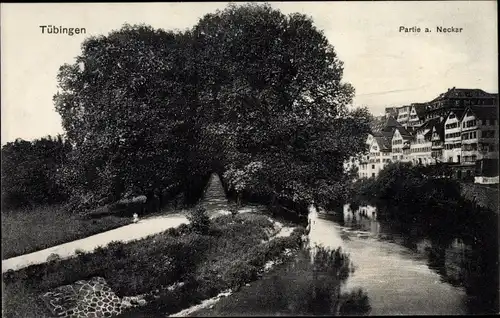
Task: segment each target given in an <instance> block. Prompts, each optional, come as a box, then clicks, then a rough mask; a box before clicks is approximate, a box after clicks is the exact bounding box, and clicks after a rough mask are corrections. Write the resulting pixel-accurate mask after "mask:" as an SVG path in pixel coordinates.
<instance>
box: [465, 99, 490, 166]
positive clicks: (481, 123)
mask: <svg viewBox="0 0 500 318" xmlns="http://www.w3.org/2000/svg"><path fill="white" fill-rule="evenodd" d="M497 113H498V109H497V107H495V106H469V107H467V109H466V110H465V112H464V115H463V118H462V121H461V122H462V125H461V137H462V140H461V141H462V148H461V149H462V156H461V161H460V163H462V164H471V165H475V163H476V161H477V160H481V159H497V158H498V126H497Z"/></svg>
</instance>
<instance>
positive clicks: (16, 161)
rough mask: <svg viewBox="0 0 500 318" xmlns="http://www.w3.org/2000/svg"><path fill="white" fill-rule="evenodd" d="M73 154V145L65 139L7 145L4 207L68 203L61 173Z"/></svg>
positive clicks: (18, 142) (4, 161)
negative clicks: (60, 179)
mask: <svg viewBox="0 0 500 318" xmlns="http://www.w3.org/2000/svg"><path fill="white" fill-rule="evenodd" d="M70 152H71V145H70V144H69V143H68V142H66V141H64V140H63V138H62V136H57V137H55V138H52V137H51V136H48V137H45V138H41V139H36V140H34V141H26V140H22V139H17V140H15V141H14V142H9V143H7V144H5V145H4V146H3V147H2V150H1V153H2V207H6V208H9V207H20V206H27V205H28V206H29V205H36V204H54V203H60V202H63V201H65V200H66V199H67V192H66V191H65V189H64V188H63V187H62V185H61V183H60V182H59V178H60V177H61V174H60V170H59V169H60V168H61V167H62V166H63V165H64V163H65V161H66V156H67V154H69V153H70Z"/></svg>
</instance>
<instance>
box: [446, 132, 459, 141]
mask: <svg viewBox="0 0 500 318" xmlns="http://www.w3.org/2000/svg"><path fill="white" fill-rule="evenodd" d="M458 137H460V132H455V133H451V134H446V135H445V136H444V138H445V139H449V138H458Z"/></svg>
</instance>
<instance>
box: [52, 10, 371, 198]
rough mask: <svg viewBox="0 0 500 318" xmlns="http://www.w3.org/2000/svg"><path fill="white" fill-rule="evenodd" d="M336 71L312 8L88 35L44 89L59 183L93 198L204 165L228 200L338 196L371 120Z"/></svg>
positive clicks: (201, 174) (179, 186)
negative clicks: (63, 156)
mask: <svg viewBox="0 0 500 318" xmlns="http://www.w3.org/2000/svg"><path fill="white" fill-rule="evenodd" d="M342 75H343V63H342V62H341V61H340V60H339V59H338V57H337V54H336V52H335V50H334V48H333V46H332V45H331V44H330V43H328V40H327V39H326V37H325V36H324V34H323V33H322V32H321V31H319V30H318V29H316V27H315V26H314V25H313V21H312V20H311V19H310V18H309V17H307V16H304V15H302V14H291V15H284V14H282V13H281V12H280V11H278V10H275V9H272V8H271V7H270V6H269V5H253V4H252V5H242V6H235V5H230V6H228V7H227V8H226V9H225V10H223V11H217V12H215V13H212V14H207V15H205V16H204V17H203V18H201V19H200V20H199V22H198V23H197V24H196V25H195V26H194V27H193V28H191V29H189V30H186V31H183V32H173V31H164V30H161V29H154V28H152V27H150V26H146V25H135V26H130V25H124V26H123V27H122V28H121V29H120V30H117V31H113V32H111V33H110V34H109V35H107V36H98V37H91V38H88V39H86V40H85V41H84V42H83V44H82V52H81V54H80V55H79V56H78V57H77V58H76V61H75V63H73V64H65V65H63V66H62V67H61V68H60V71H59V75H58V81H59V88H60V90H59V92H58V93H57V94H56V95H55V96H54V102H55V106H56V110H57V112H58V113H59V114H60V115H61V117H62V123H63V127H64V130H65V133H66V136H67V139H68V141H69V142H70V143H71V145H72V151H71V152H70V153H69V154H68V159H67V163H66V164H65V165H64V167H63V173H62V175H63V176H64V178H63V180H62V183H61V184H62V185H63V186H64V188H65V189H69V190H70V191H71V195H72V196H73V197H75V198H80V199H81V201H82V200H84V201H86V202H90V203H91V204H92V205H96V204H105V203H109V202H113V201H116V200H118V199H120V198H122V197H126V196H129V195H134V194H146V196H147V197H148V199H151V198H153V197H154V196H160V197H163V196H165V193H167V194H171V195H170V196H173V195H175V194H177V193H185V194H189V193H191V192H193V191H195V192H196V190H197V189H198V188H199V187H200V185H201V184H202V182H201V181H200V180H205V179H206V176H207V175H208V174H210V173H211V172H213V171H215V172H217V173H219V174H220V175H222V176H223V179H224V183H225V184H226V185H227V186H228V188H229V189H230V190H231V191H233V192H235V193H236V196H237V197H241V194H242V193H243V192H251V193H257V194H261V195H264V196H266V197H267V198H268V199H269V200H270V201H271V202H277V201H279V200H289V201H293V202H311V201H312V200H314V201H315V202H317V203H318V204H325V203H328V202H330V201H332V200H337V199H339V198H340V197H342V196H343V195H344V194H345V193H344V192H345V191H344V190H343V189H344V187H343V184H344V182H345V180H346V178H347V176H346V175H345V173H344V171H343V166H342V164H343V162H344V160H345V159H347V158H349V157H350V156H352V155H355V154H357V153H358V152H360V151H363V150H364V147H365V139H366V134H367V133H368V131H369V121H370V115H369V113H368V111H367V110H366V109H355V110H352V109H349V107H348V105H349V104H350V103H351V101H352V98H353V95H354V89H353V87H352V86H350V85H349V84H347V83H344V82H343V81H342ZM193 187H195V188H196V189H194V188H193Z"/></svg>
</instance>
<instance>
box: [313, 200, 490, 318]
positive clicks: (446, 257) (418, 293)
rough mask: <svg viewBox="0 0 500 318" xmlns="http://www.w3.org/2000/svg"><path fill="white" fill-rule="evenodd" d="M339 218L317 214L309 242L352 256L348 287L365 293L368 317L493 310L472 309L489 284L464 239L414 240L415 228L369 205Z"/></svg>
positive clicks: (422, 236)
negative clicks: (383, 216)
mask: <svg viewBox="0 0 500 318" xmlns="http://www.w3.org/2000/svg"><path fill="white" fill-rule="evenodd" d="M339 214H342V213H339ZM337 218H338V220H326V219H319V218H318V217H317V215H316V214H315V213H313V215H312V223H313V224H312V226H311V233H310V240H311V243H313V244H321V245H325V246H329V247H332V248H336V247H339V246H341V247H342V248H343V249H344V250H345V252H347V253H348V254H349V255H350V257H351V260H352V262H353V264H354V266H355V269H356V270H355V272H354V273H353V274H351V276H350V278H349V279H348V281H347V286H346V288H348V289H353V288H358V287H359V288H362V289H363V290H364V291H366V292H367V294H368V296H369V298H370V304H371V306H372V310H371V312H370V315H398V314H399V315H401V314H404V315H409V314H416V315H420V314H435V315H460V314H467V313H472V314H477V313H485V312H491V310H492V309H491V308H485V307H484V305H483V307H481V306H479V307H477V306H475V307H474V306H473V305H472V303H477V302H478V298H482V296H485V297H487V296H491V295H482V294H481V291H480V290H479V291H478V290H477V288H476V290H474V286H477V285H479V286H487V284H488V283H487V282H485V281H484V278H485V275H482V276H481V275H480V274H479V275H478V274H477V273H474V272H475V271H477V266H476V267H474V266H471V262H472V263H474V264H473V265H477V264H476V263H477V262H478V259H477V257H478V256H477V255H476V254H474V250H473V248H471V247H470V246H468V245H466V244H464V243H463V242H462V241H461V240H460V239H458V238H455V239H453V238H450V239H448V240H447V241H446V242H443V241H440V240H436V239H430V238H429V237H426V235H425V233H424V234H423V235H422V234H420V235H418V236H417V237H415V236H414V235H413V236H412V233H411V232H412V231H413V230H408V229H406V230H401V228H398V227H397V226H396V227H395V226H394V224H391V222H389V221H387V220H386V221H383V220H379V219H378V216H377V209H376V208H374V207H371V206H365V207H360V208H359V209H357V210H356V211H352V210H351V209H350V208H349V206H348V205H346V206H344V211H343V215H339V216H338V217H337ZM395 228H396V229H395ZM473 268H476V270H475V269H473ZM474 275H476V276H474ZM490 287H491V286H490ZM485 290H491V288H489V289H488V288H485ZM485 297H483V298H485ZM496 297H498V295H497V296H496ZM480 300H481V299H480Z"/></svg>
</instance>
